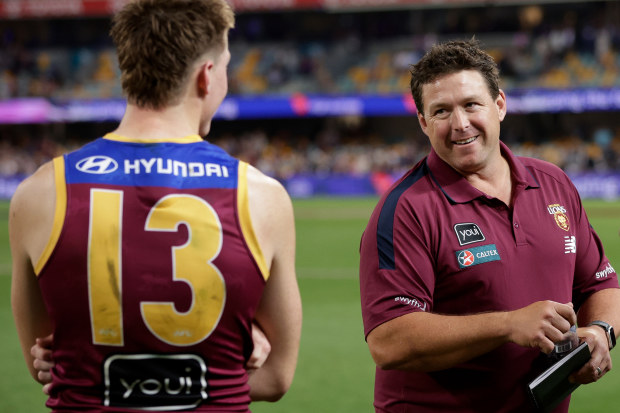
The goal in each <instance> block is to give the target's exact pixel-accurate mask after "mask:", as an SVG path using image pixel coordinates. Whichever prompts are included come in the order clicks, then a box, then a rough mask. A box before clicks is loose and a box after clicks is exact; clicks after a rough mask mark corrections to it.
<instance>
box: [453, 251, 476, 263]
mask: <svg viewBox="0 0 620 413" xmlns="http://www.w3.org/2000/svg"><path fill="white" fill-rule="evenodd" d="M457 258H458V260H459V264H460V265H461V266H462V267H469V266H470V265H472V264H473V263H474V261H475V260H476V259H475V258H474V254H472V253H471V251H469V250H465V251H461V252H460V253H459V255H458V256H457Z"/></svg>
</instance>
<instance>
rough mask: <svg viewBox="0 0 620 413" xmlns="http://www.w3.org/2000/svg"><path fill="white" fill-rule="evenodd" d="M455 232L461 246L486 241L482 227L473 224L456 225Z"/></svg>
mask: <svg viewBox="0 0 620 413" xmlns="http://www.w3.org/2000/svg"><path fill="white" fill-rule="evenodd" d="M454 232H456V236H457V238H458V239H459V245H467V244H471V243H474V242H481V241H484V235H483V234H482V231H481V230H480V227H479V226H478V225H476V224H474V223H472V222H465V223H462V224H456V225H455V226H454Z"/></svg>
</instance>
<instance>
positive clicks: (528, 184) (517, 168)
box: [426, 141, 540, 203]
mask: <svg viewBox="0 0 620 413" xmlns="http://www.w3.org/2000/svg"><path fill="white" fill-rule="evenodd" d="M499 144H500V151H501V154H502V156H503V157H504V158H505V159H506V160H507V161H508V164H509V165H510V170H511V173H512V177H513V180H514V182H515V188H517V189H519V188H523V189H530V188H539V187H540V185H539V184H538V182H537V181H536V179H534V176H532V174H531V173H530V172H529V171H528V170H527V168H526V167H525V166H524V165H523V163H522V162H521V160H520V159H519V158H517V157H516V156H514V155H513V153H512V151H510V149H508V147H507V146H506V145H505V144H504V143H503V142H501V141H500V143H499ZM426 164H427V166H428V168H429V170H430V172H431V177H432V179H433V181H434V182H435V184H437V186H438V187H439V188H440V189H441V190H442V192H443V193H444V195H445V196H446V197H447V198H448V199H450V200H451V201H452V202H455V203H465V202H470V201H473V200H474V199H476V198H480V197H484V198H488V197H487V195H486V194H484V193H483V192H482V191H480V190H478V189H476V188H474V187H473V186H472V185H471V184H470V183H469V182H468V181H467V180H466V179H465V178H464V177H463V176H462V175H461V174H459V173H458V172H457V171H455V170H454V169H453V168H452V167H451V166H450V165H448V164H447V163H446V162H445V161H444V160H443V159H441V158H440V157H439V156H438V155H437V153H436V152H435V151H434V150H433V149H432V148H431V151H430V153H429V155H428V157H427V159H426Z"/></svg>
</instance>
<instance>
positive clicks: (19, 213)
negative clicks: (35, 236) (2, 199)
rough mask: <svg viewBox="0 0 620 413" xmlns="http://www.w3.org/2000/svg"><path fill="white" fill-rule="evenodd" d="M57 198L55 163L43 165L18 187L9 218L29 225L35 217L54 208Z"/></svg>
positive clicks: (11, 204)
mask: <svg viewBox="0 0 620 413" xmlns="http://www.w3.org/2000/svg"><path fill="white" fill-rule="evenodd" d="M55 200H56V194H55V183H54V166H53V163H52V162H51V161H50V162H47V163H45V164H43V165H41V166H40V167H39V168H38V169H37V170H36V171H35V172H34V173H33V174H32V175H30V176H29V177H27V178H25V179H24V180H23V181H22V182H21V183H20V184H19V185H18V186H17V188H16V190H15V192H14V193H13V196H12V197H11V203H10V206H9V218H10V220H12V221H13V222H14V223H16V224H17V223H20V222H21V223H23V225H27V224H28V222H30V221H31V220H32V218H33V217H35V216H38V215H40V214H42V213H43V214H45V213H47V212H49V210H50V209H51V210H53V205H54V202H55Z"/></svg>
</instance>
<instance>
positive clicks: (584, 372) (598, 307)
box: [573, 288, 620, 384]
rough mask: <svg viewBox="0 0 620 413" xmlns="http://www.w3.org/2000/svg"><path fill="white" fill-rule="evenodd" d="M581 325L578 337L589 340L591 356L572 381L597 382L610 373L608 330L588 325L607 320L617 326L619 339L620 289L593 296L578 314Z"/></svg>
mask: <svg viewBox="0 0 620 413" xmlns="http://www.w3.org/2000/svg"><path fill="white" fill-rule="evenodd" d="M577 320H578V325H579V326H580V327H579V328H578V329H577V334H578V335H579V338H581V339H582V340H584V341H586V342H587V343H588V346H589V347H590V352H591V353H592V357H591V358H590V361H589V362H588V363H586V365H585V366H583V367H582V368H581V369H580V370H579V371H578V372H577V373H576V374H575V375H574V376H573V379H574V380H575V381H576V382H578V383H582V384H586V383H591V382H593V381H596V380H597V379H598V378H600V377H601V376H602V375H604V374H605V373H606V372H608V371H609V370H611V368H612V363H611V356H610V353H609V343H608V341H607V335H606V334H605V331H604V330H603V329H602V328H600V327H598V326H588V324H589V323H591V322H592V321H597V320H600V321H604V322H606V323H607V324H610V325H611V326H612V327H614V332H615V334H616V336H618V330H620V289H618V288H607V289H605V290H600V291H597V292H595V293H594V294H592V295H591V296H590V297H588V299H587V300H586V301H585V302H584V303H583V304H582V305H581V308H580V309H579V312H578V313H577ZM597 367H599V368H600V369H601V374H600V375H599V374H598V373H597V370H596V368H597Z"/></svg>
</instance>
